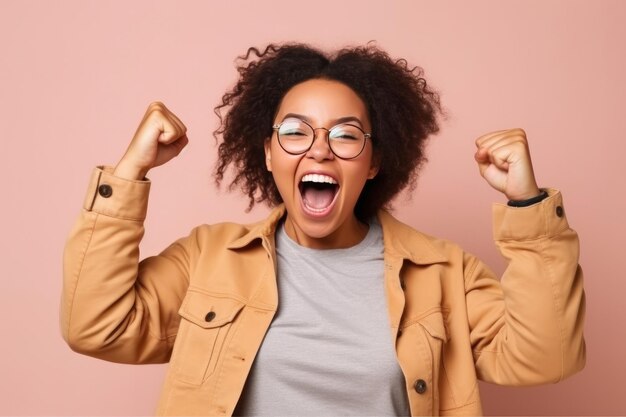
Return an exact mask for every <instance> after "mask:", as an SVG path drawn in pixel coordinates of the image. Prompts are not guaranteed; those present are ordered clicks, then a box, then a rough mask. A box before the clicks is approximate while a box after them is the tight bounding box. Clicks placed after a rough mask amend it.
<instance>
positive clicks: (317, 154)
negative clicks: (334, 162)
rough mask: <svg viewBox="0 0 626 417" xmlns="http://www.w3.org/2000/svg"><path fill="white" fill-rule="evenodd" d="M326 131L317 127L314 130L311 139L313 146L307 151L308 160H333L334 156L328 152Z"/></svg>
mask: <svg viewBox="0 0 626 417" xmlns="http://www.w3.org/2000/svg"><path fill="white" fill-rule="evenodd" d="M320 131H321V132H320ZM328 134H329V132H328V129H326V128H323V127H318V128H317V129H315V136H314V137H313V144H312V145H311V147H310V148H309V150H308V151H307V153H306V155H307V157H309V158H313V159H315V160H316V161H323V160H324V159H333V158H334V157H335V154H333V151H331V150H330V143H329V141H328Z"/></svg>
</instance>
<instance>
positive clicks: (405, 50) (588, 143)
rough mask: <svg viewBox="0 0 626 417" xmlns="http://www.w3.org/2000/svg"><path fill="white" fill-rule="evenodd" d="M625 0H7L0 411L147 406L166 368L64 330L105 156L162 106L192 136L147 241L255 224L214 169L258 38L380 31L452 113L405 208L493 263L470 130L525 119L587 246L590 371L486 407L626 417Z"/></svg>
mask: <svg viewBox="0 0 626 417" xmlns="http://www.w3.org/2000/svg"><path fill="white" fill-rule="evenodd" d="M625 20H626V2H624V1H620V0H614V1H576V0H566V1H475V2H465V1H458V2H451V1H444V2H441V1H439V2H434V1H432V2H425V1H395V2H394V1H385V2H383V1H379V2H369V3H368V2H363V1H356V0H349V1H337V0H332V1H329V0H318V1H315V2H307V3H302V4H297V3H296V2H293V1H273V2H267V1H221V2H219V3H218V2H213V1H208V0H207V1H191V0H190V1H179V2H174V1H132V2H131V1H128V2H123V1H107V2H98V1H78V0H76V1H59V2H56V1H55V2H52V1H50V2H48V1H33V0H28V1H17V0H16V1H7V0H2V1H1V3H0V52H1V60H2V61H1V62H2V63H1V64H0V121H1V126H0V132H1V137H2V139H1V140H2V147H1V148H0V149H1V150H2V153H1V155H2V160H1V161H2V162H1V163H0V169H1V170H2V171H1V174H0V176H1V178H2V187H1V190H2V204H1V210H2V216H0V218H1V219H2V224H1V225H0V226H1V229H0V243H1V246H0V254H1V255H0V256H2V259H1V263H2V271H3V272H2V279H1V281H0V285H1V290H0V309H1V313H2V314H1V316H0V317H2V320H1V321H0V334H2V343H1V344H0V350H1V355H0V375H1V377H0V414H11V415H38V414H55V415H103V414H106V415H142V414H144V415H145V414H152V413H153V412H154V409H155V405H156V401H157V397H158V395H159V391H160V387H161V383H162V380H163V375H164V371H165V366H163V365H155V366H127V365H126V366H125V365H117V364H111V363H107V362H102V361H98V360H95V359H91V358H88V357H84V356H80V355H77V354H75V353H73V352H71V351H70V350H69V348H68V347H67V346H66V345H65V344H64V342H63V341H62V339H61V336H60V332H59V325H58V304H59V296H60V291H61V253H62V250H63V245H64V241H65V238H66V236H67V234H68V232H69V230H70V228H71V225H72V223H73V221H74V219H75V217H76V215H77V213H78V211H79V209H80V205H81V203H82V199H83V193H84V192H85V189H86V185H87V178H88V176H89V174H90V172H91V169H92V167H93V166H95V165H97V164H115V163H116V162H117V160H118V159H119V158H120V156H121V155H122V153H123V151H124V150H125V148H126V145H127V143H128V141H129V140H130V138H131V137H132V134H133V132H134V130H135V128H136V126H137V124H138V122H139V120H140V119H141V116H142V115H143V112H144V110H145V108H146V106H147V104H148V103H149V102H150V101H152V100H157V99H158V100H162V101H163V102H165V103H166V105H168V106H169V107H170V108H171V109H172V110H173V111H174V112H175V113H176V114H178V115H179V116H180V118H181V119H182V120H183V121H184V122H185V123H186V125H187V127H188V128H189V137H190V140H191V143H190V145H189V146H188V148H187V149H186V150H185V151H184V153H183V154H182V155H181V156H180V157H179V158H178V159H176V160H174V161H173V162H172V163H170V164H169V165H167V166H165V167H162V168H160V169H157V170H154V171H153V172H152V173H151V174H150V177H151V179H152V180H153V182H154V184H153V189H152V195H151V203H150V209H149V218H148V220H147V224H146V227H147V233H146V238H145V241H144V242H143V243H142V253H143V254H144V255H147V254H153V253H155V252H157V251H159V250H160V249H162V248H163V247H165V246H166V245H167V244H168V243H169V242H171V241H172V240H174V239H176V238H177V237H179V236H181V235H185V234H187V232H188V231H189V229H190V228H191V227H193V226H194V225H196V224H198V223H203V222H208V223H211V222H217V221H223V220H235V221H244V222H248V221H252V220H256V219H258V218H260V217H262V216H263V215H264V214H265V213H266V210H265V209H258V210H255V211H253V212H252V213H250V214H245V213H244V208H245V206H246V204H247V202H246V200H245V199H243V198H241V196H240V195H239V194H236V193H234V194H231V195H229V194H227V193H226V192H225V191H224V192H218V191H217V190H216V189H215V187H214V186H213V183H212V181H211V178H210V173H211V169H212V166H213V162H214V156H215V148H214V141H213V139H212V137H211V132H212V130H213V129H214V128H215V127H216V117H215V116H214V114H213V110H212V108H213V106H215V104H217V103H218V100H219V99H220V97H221V94H222V93H223V91H224V90H225V89H226V88H227V87H229V86H231V85H232V83H233V81H234V79H235V76H236V72H235V70H234V64H233V61H234V58H235V57H236V56H237V55H239V54H241V53H243V52H244V51H245V49H246V48H247V47H248V46H251V45H256V46H264V45H265V44H266V43H267V42H269V41H277V42H280V41H289V40H297V41H304V42H310V43H312V44H314V45H316V46H321V47H331V48H334V47H338V46H343V45H346V44H361V43H364V42H367V41H369V40H376V41H377V42H378V44H379V45H380V46H381V47H383V48H385V49H387V50H388V51H389V52H390V53H391V54H392V55H393V56H396V57H405V58H407V59H408V60H409V62H411V63H414V64H418V65H421V66H423V67H424V68H425V70H426V75H427V78H428V79H429V81H430V82H431V83H432V84H433V85H435V86H436V87H437V88H438V89H439V90H440V91H441V93H442V99H443V102H444V104H445V105H446V106H447V108H448V110H449V113H450V118H449V119H448V120H447V121H445V122H444V124H443V129H442V131H441V133H440V134H439V135H438V136H437V137H436V138H434V139H433V140H432V142H431V145H430V147H429V154H430V161H431V162H430V163H429V164H428V165H427V166H426V168H425V170H424V171H423V175H422V177H421V180H420V184H419V188H418V189H417V190H416V192H415V193H413V197H412V200H411V201H408V200H406V199H405V198H401V199H399V200H398V202H397V205H396V206H397V210H396V214H397V216H398V217H400V218H401V219H403V220H404V221H406V222H408V223H409V224H411V225H413V226H415V227H417V228H419V229H422V230H424V231H426V232H428V233H431V234H434V235H438V236H441V237H446V238H450V239H452V240H455V241H458V242H459V243H461V244H462V245H463V246H464V247H465V248H466V249H467V250H468V251H470V252H473V253H475V254H478V255H479V256H481V257H482V258H483V259H484V260H485V261H487V262H488V263H490V264H491V265H492V266H493V267H494V268H495V269H496V270H497V271H501V270H502V268H503V266H504V264H503V262H502V261H501V260H500V258H499V256H498V254H497V252H496V250H495V248H494V246H493V244H492V241H491V224H490V221H491V218H490V204H491V202H492V201H503V198H502V197H501V196H499V195H498V194H497V193H496V192H495V191H492V190H491V189H490V188H489V187H488V186H487V185H486V184H485V183H484V182H483V180H482V179H481V178H480V176H479V174H478V170H477V169H476V167H475V163H474V161H473V147H474V145H473V140H474V138H475V137H477V136H479V135H481V134H483V133H485V132H487V131H491V130H496V129H502V128H509V127H518V126H519V127H523V128H525V129H526V131H527V133H528V135H529V140H530V143H531V150H532V154H533V157H534V163H535V170H536V173H537V176H538V179H539V182H540V185H542V186H553V187H557V188H560V189H561V190H562V191H563V193H564V196H565V201H566V209H567V213H568V218H569V220H570V222H571V224H572V225H573V227H574V228H575V229H576V230H577V231H578V232H579V234H580V237H581V239H582V259H581V263H582V265H583V268H584V270H585V273H586V289H587V302H588V310H587V325H586V336H587V347H588V363H587V367H586V369H585V370H584V371H583V372H582V373H580V374H578V375H576V376H574V377H572V378H571V379H568V380H566V381H564V382H563V383H561V384H558V385H552V386H544V387H535V388H505V387H495V386H492V385H487V384H483V385H482V394H483V401H484V408H485V412H486V413H487V414H560V415H567V414H568V415H580V414H626V400H625V399H624V397H625V396H624V394H623V387H624V376H625V375H626V361H625V360H624V357H625V354H624V350H625V348H626V331H625V330H624V318H625V307H624V306H625V305H626V302H624V297H623V294H624V292H626V281H625V279H624V278H626V277H625V276H624V272H623V268H622V267H621V266H620V262H621V260H623V259H624V257H625V256H626V254H625V253H624V250H625V249H626V247H625V246H624V243H623V242H624V236H625V235H626V227H625V225H624V220H623V212H624V210H625V209H626V201H625V197H624V192H625V191H626V190H625V187H624V185H623V183H624V180H625V179H626V175H624V168H623V166H624V164H623V162H624V153H625V151H626V145H625V142H626V137H625V135H624V132H625V131H626V117H625V106H624V101H625V100H626V82H625V80H624V77H625V74H626V54H625V53H624V51H625V46H624V44H625V41H626V26H625V25H624V21H625Z"/></svg>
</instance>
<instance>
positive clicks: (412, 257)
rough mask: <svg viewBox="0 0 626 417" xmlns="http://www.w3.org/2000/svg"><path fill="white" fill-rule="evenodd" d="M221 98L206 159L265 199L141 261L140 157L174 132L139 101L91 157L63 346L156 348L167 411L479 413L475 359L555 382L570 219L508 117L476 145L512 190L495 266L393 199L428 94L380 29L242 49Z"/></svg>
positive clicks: (416, 140)
mask: <svg viewBox="0 0 626 417" xmlns="http://www.w3.org/2000/svg"><path fill="white" fill-rule="evenodd" d="M244 60H245V62H244V63H243V64H242V65H241V66H240V68H239V73H240V79H239V81H238V82H237V84H236V85H235V87H234V88H233V89H232V90H231V91H229V92H228V93H226V94H225V95H224V97H223V101H222V104H221V105H220V106H218V108H217V109H218V111H219V110H222V109H228V113H227V114H226V115H225V117H223V118H221V120H222V125H221V128H220V129H219V130H218V132H217V134H218V135H219V136H221V138H222V142H221V144H220V146H219V162H218V166H217V169H216V177H217V180H218V181H221V180H222V179H223V176H224V174H225V172H226V170H227V169H228V167H230V166H232V167H234V170H235V177H234V181H233V184H232V185H234V186H240V187H241V188H242V189H243V191H244V193H245V194H247V196H248V197H249V199H250V206H252V205H254V203H255V202H265V203H268V204H270V205H271V206H274V207H275V209H274V210H273V212H272V213H271V214H270V215H269V216H268V218H267V219H265V220H264V221H262V222H260V223H256V224H252V225H239V224H232V223H224V224H217V225H202V226H199V227H197V228H195V229H194V230H193V231H192V232H191V234H190V235H189V236H187V237H186V238H183V239H180V240H178V241H177V242H175V243H173V244H172V245H171V246H170V247H168V248H167V249H165V250H164V251H163V252H162V253H161V254H159V255H158V256H154V257H150V258H147V259H144V260H143V261H141V262H139V259H138V253H139V251H138V245H139V242H140V240H141V238H142V235H143V220H144V218H145V215H146V207H147V201H148V191H149V187H150V182H149V180H147V179H146V175H147V174H148V171H149V170H150V169H152V168H154V167H156V166H159V165H162V164H164V163H166V162H168V161H169V160H171V159H172V158H174V157H175V156H176V155H178V154H179V153H180V151H181V150H182V149H183V148H184V147H185V145H186V144H187V142H188V139H187V136H186V134H185V132H186V128H185V126H184V125H183V123H182V122H181V121H180V120H179V119H178V118H177V117H176V116H175V115H174V114H173V113H172V112H171V111H169V110H168V109H167V108H166V107H165V106H164V105H163V104H162V103H153V104H151V105H150V106H149V107H148V110H147V112H146V114H145V116H144V118H143V120H142V121H141V123H140V125H139V128H138V129H137V132H136V134H135V136H134V138H133V139H132V142H131V143H130V145H129V147H128V150H127V151H126V153H125V154H124V156H123V157H122V158H121V160H120V161H119V163H118V164H117V166H116V167H115V168H109V167H102V168H97V169H96V170H95V171H94V174H93V175H92V178H91V182H90V185H89V190H88V194H87V198H86V200H85V203H84V207H83V210H82V212H81V214H80V217H79V220H78V222H77V224H76V226H75V228H74V230H73V232H72V234H71V236H70V239H69V241H68V243H67V246H66V251H65V258H64V261H65V263H64V266H65V269H64V273H65V281H64V289H63V300H62V306H61V310H62V318H61V320H62V329H63V336H64V338H65V340H66V341H67V343H68V344H69V345H70V346H71V348H72V349H74V350H75V351H77V352H80V353H84V354H87V355H91V356H94V357H98V358H102V359H106V360H110V361H115V362H125V363H158V362H168V361H169V362H170V366H169V371H168V375H167V378H166V381H165V386H164V389H163V394H162V397H161V400H160V404H159V407H158V413H159V414H163V415H231V414H233V413H234V414H240V415H295V414H297V415H408V414H410V415H431V414H453V415H477V414H480V413H481V405H480V397H479V393H478V385H477V380H478V379H483V380H486V381H490V382H493V383H497V384H512V385H526V384H539V383H546V382H556V381H559V380H561V379H563V378H564V377H566V376H568V375H571V374H572V373H574V372H576V371H578V370H579V369H581V368H582V367H583V365H584V361H585V347H584V340H583V316H584V293H583V287H582V273H581V270H580V268H579V267H578V240H577V236H576V233H575V232H574V231H572V230H571V229H570V228H569V225H568V223H567V220H566V217H565V214H564V210H563V203H562V199H561V195H560V193H559V192H558V191H556V190H552V189H547V190H545V189H544V190H542V189H539V188H538V186H537V183H536V181H535V176H534V173H533V169H532V164H531V159H530V155H529V150H528V145H527V140H526V136H525V133H524V131H523V130H521V129H511V130H503V131H497V132H493V133H489V134H487V135H484V136H482V137H480V138H479V139H478V140H477V141H476V146H477V151H476V154H475V155H474V157H475V159H476V161H477V164H478V167H479V170H480V173H481V174H482V176H483V177H484V178H485V180H486V182H487V183H488V184H489V185H490V186H492V187H494V188H495V189H497V190H499V191H501V192H502V193H503V194H504V195H505V197H506V198H507V199H508V200H509V203H508V205H496V206H495V209H494V227H495V231H494V235H495V239H496V243H497V245H498V246H499V248H500V250H501V252H502V254H503V255H504V256H505V257H506V258H507V259H508V260H509V264H508V268H507V270H506V272H505V274H504V276H503V278H502V281H501V282H500V281H499V280H498V279H497V278H496V277H495V276H494V274H493V273H492V272H491V271H490V270H489V269H488V268H487V267H486V266H485V265H484V264H483V263H481V262H480V261H479V260H477V259H476V258H475V257H473V256H472V255H470V254H467V253H465V252H464V251H462V250H461V249H460V248H459V247H458V246H456V245H455V244H453V243H450V242H447V241H443V240H438V239H435V238H432V237H429V236H426V235H424V234H422V233H420V232H417V231H415V230H413V229H411V228H410V227H409V226H407V225H404V224H402V223H400V222H399V221H398V220H396V219H394V217H393V216H392V215H391V214H390V213H389V212H388V211H387V210H386V209H387V208H388V207H389V203H390V201H391V200H392V198H393V197H394V196H395V195H397V194H398V192H400V191H401V190H402V189H404V188H405V187H407V186H410V185H412V184H413V181H414V180H415V177H416V175H417V171H418V169H419V167H420V166H421V164H422V162H423V161H424V156H423V146H424V141H425V140H426V138H427V137H428V136H429V135H430V134H432V133H434V132H436V131H437V130H438V124H437V117H438V113H439V111H440V107H439V99H438V96H437V95H436V94H435V93H434V92H433V91H432V90H431V89H430V88H429V87H428V86H427V84H426V82H425V80H424V79H423V78H422V73H421V70H420V69H419V68H413V69H411V68H410V67H408V66H407V64H406V61H404V60H397V61H394V60H392V59H391V58H389V56H388V55H387V54H386V53H385V52H383V51H381V50H379V49H377V48H375V47H373V46H366V47H359V48H352V49H344V50H340V51H338V52H335V53H333V54H326V53H323V52H320V51H318V50H315V49H312V48H310V47H308V46H305V45H284V46H272V45H270V46H269V47H268V48H267V49H265V51H263V52H259V51H257V50H256V49H251V50H249V51H248V54H247V55H246V56H245V57H244Z"/></svg>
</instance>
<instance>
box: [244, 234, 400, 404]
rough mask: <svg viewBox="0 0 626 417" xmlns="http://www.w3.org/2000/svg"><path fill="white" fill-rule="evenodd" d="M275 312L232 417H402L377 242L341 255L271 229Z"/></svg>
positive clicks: (378, 237)
mask: <svg viewBox="0 0 626 417" xmlns="http://www.w3.org/2000/svg"><path fill="white" fill-rule="evenodd" d="M276 251H277V259H278V274H277V279H278V295H279V306H278V312H277V313H276V316H275V317H274V320H273V322H272V324H271V326H270V328H269V330H268V332H267V334H266V336H265V340H264V341H263V344H262V345H261V348H260V350H259V353H258V354H257V357H256V359H255V361H254V364H253V367H252V370H251V372H250V375H249V377H248V380H247V381H246V387H245V389H244V392H243V394H242V397H241V399H240V401H239V404H238V405H237V408H236V409H235V414H236V415H246V416H277V415H299V416H320V415H360V416H373V415H376V416H383V415H384V416H389V415H391V416H400V415H409V405H408V401H407V397H406V388H405V381H404V377H403V375H402V371H401V369H400V366H399V365H398V362H397V359H396V354H395V349H394V346H393V344H392V339H391V332H390V330H389V318H388V317H389V316H388V312H387V304H386V298H385V290H384V280H383V274H384V261H383V236H382V230H381V227H380V225H379V224H377V223H376V222H373V223H372V224H371V225H370V228H369V232H368V234H367V236H366V237H365V239H363V241H362V242H360V243H359V244H357V245H356V246H353V247H351V248H347V249H328V250H316V249H309V248H305V247H302V246H300V245H298V244H297V243H295V242H294V241H292V240H291V239H290V238H289V237H288V236H287V234H286V233H285V231H284V227H283V226H281V227H279V228H278V231H277V233H276Z"/></svg>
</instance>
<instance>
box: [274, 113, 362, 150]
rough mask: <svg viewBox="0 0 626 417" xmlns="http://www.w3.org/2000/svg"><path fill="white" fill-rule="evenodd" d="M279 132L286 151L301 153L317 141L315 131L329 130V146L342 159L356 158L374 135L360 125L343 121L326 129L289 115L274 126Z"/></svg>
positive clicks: (279, 140) (282, 146)
mask: <svg viewBox="0 0 626 417" xmlns="http://www.w3.org/2000/svg"><path fill="white" fill-rule="evenodd" d="M272 129H274V130H275V131H276V132H277V134H278V143H279V144H280V147H281V148H283V150H284V151H285V152H287V153H288V154H291V155H301V154H303V153H305V152H307V151H308V150H309V149H311V147H312V146H313V142H315V131H316V130H319V129H323V130H325V131H327V132H328V146H329V147H330V150H331V152H332V153H333V154H335V155H336V156H337V157H339V158H341V159H354V158H356V157H357V156H359V155H360V154H361V152H363V149H365V142H366V140H367V139H370V138H371V137H372V135H371V134H370V133H365V132H364V131H363V129H361V128H360V127H358V126H356V125H353V124H350V123H342V124H338V125H336V126H333V127H331V128H330V129H326V128H325V127H317V128H314V127H313V126H311V125H310V124H308V123H307V122H305V121H304V120H300V119H298V118H295V117H288V118H287V119H285V120H283V121H282V122H281V123H279V124H276V125H274V126H272Z"/></svg>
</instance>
